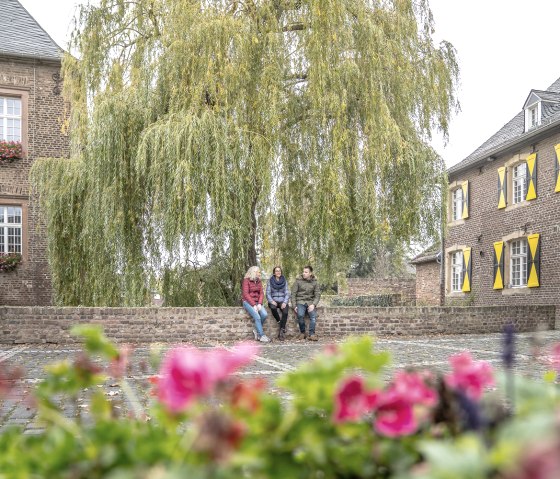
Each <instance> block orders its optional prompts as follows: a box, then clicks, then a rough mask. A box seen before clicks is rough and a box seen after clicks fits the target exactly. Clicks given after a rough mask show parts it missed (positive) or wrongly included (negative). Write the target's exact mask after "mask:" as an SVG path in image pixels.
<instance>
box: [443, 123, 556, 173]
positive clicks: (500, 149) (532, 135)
mask: <svg viewBox="0 0 560 479" xmlns="http://www.w3.org/2000/svg"><path fill="white" fill-rule="evenodd" d="M557 127H560V118H557V119H556V120H554V121H553V122H551V123H549V124H548V125H546V126H542V127H541V128H538V129H536V130H533V131H530V132H527V133H525V134H523V135H521V136H518V137H517V138H514V139H513V140H510V141H509V142H507V143H504V144H502V145H500V146H497V147H495V148H494V149H492V150H490V151H488V152H487V153H485V154H484V155H483V156H481V157H479V158H478V159H477V160H476V161H474V162H473V163H470V164H468V165H464V166H462V167H460V166H459V165H460V163H459V164H457V165H455V166H452V167H451V168H449V169H448V170H447V174H448V175H449V176H452V175H455V174H457V173H461V172H462V171H465V170H469V169H471V168H475V167H478V166H480V165H484V164H486V163H487V162H489V161H494V159H492V157H495V156H498V155H499V154H500V153H505V152H507V151H508V150H513V149H515V148H516V147H518V146H521V145H522V144H524V143H527V142H528V141H529V140H533V139H537V138H539V137H540V136H543V135H544V134H545V133H548V132H549V131H550V130H553V129H554V128H557Z"/></svg>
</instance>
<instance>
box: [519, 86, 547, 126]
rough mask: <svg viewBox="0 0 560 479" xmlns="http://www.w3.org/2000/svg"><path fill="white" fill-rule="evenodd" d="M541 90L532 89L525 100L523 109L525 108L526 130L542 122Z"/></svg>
mask: <svg viewBox="0 0 560 479" xmlns="http://www.w3.org/2000/svg"><path fill="white" fill-rule="evenodd" d="M539 93H541V92H540V91H536V90H532V91H531V93H530V94H529V98H527V100H526V101H525V105H523V109H524V110H525V131H529V130H532V129H533V128H535V127H537V126H539V125H540V124H541V119H542V105H541V103H542V100H543V99H542V98H541V96H540V95H539Z"/></svg>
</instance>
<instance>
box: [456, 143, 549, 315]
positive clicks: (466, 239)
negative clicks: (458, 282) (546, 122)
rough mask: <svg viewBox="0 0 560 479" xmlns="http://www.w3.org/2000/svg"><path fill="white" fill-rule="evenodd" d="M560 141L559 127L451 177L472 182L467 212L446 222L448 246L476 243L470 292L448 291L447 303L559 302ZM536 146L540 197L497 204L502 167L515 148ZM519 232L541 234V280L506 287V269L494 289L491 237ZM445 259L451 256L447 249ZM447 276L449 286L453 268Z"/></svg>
mask: <svg viewBox="0 0 560 479" xmlns="http://www.w3.org/2000/svg"><path fill="white" fill-rule="evenodd" d="M558 143H560V133H558V132H556V133H555V134H553V135H551V136H549V137H548V138H546V139H544V140H542V141H540V142H538V143H536V144H534V145H531V146H527V147H525V148H523V149H520V150H518V151H514V152H510V153H508V154H504V155H502V156H499V157H497V158H496V159H495V160H494V161H492V162H487V163H486V164H485V165H483V166H482V167H481V168H471V169H469V170H466V171H463V172H460V173H457V174H455V175H453V176H452V177H450V178H449V180H450V182H451V181H459V182H460V181H465V180H469V183H470V185H469V186H470V214H469V218H467V219H465V220H464V221H463V222H460V223H462V224H457V225H454V226H448V229H447V237H446V239H445V248H449V247H451V246H452V245H464V246H470V247H472V281H471V283H472V292H470V293H464V294H463V293H455V294H450V293H449V291H447V292H446V304H469V305H473V306H481V305H508V306H509V305H544V304H553V305H557V306H560V193H555V192H554V188H555V183H556V176H555V162H556V154H555V150H554V145H556V144H558ZM533 148H534V151H535V152H536V153H537V198H536V199H535V200H532V201H528V202H525V203H526V204H524V205H523V206H521V207H518V208H511V207H510V208H507V209H505V210H504V209H502V210H498V191H497V188H498V186H497V184H498V173H497V169H498V167H501V166H504V164H505V163H506V162H508V161H510V160H511V159H512V158H514V155H516V154H521V155H523V154H524V153H525V154H527V153H530V152H532V151H533ZM508 173H509V172H508ZM510 189H511V188H510ZM515 232H520V233H521V234H525V233H526V234H531V233H539V234H540V235H541V237H540V238H541V277H540V283H541V285H540V287H538V288H522V289H519V290H516V289H515V288H513V289H512V288H507V283H508V282H509V278H508V277H507V274H506V278H505V281H504V283H505V284H506V288H504V289H503V290H494V289H493V281H494V277H493V243H494V242H496V241H501V240H502V238H503V237H506V236H508V235H511V234H512V233H515ZM446 261H449V256H447V255H446ZM446 276H447V277H446V286H447V287H449V274H447V275H446ZM558 312H559V313H560V308H558ZM557 320H560V314H559V317H558V318H557Z"/></svg>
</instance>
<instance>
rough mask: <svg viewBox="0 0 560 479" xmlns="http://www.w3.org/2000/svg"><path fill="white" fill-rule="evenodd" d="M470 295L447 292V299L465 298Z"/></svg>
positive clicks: (459, 292)
mask: <svg viewBox="0 0 560 479" xmlns="http://www.w3.org/2000/svg"><path fill="white" fill-rule="evenodd" d="M467 294H468V293H463V292H462V291H453V292H452V293H449V292H447V291H446V292H445V297H446V298H464V297H465V296H467Z"/></svg>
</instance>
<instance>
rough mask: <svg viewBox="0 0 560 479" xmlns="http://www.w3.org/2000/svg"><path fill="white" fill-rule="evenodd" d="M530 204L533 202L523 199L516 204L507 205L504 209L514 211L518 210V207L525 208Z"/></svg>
mask: <svg viewBox="0 0 560 479" xmlns="http://www.w3.org/2000/svg"><path fill="white" fill-rule="evenodd" d="M530 204H531V202H530V201H527V200H523V201H520V202H519V203H515V204H514V205H509V206H506V208H505V210H504V211H513V210H516V209H517V208H523V207H524V206H528V205H530Z"/></svg>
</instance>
